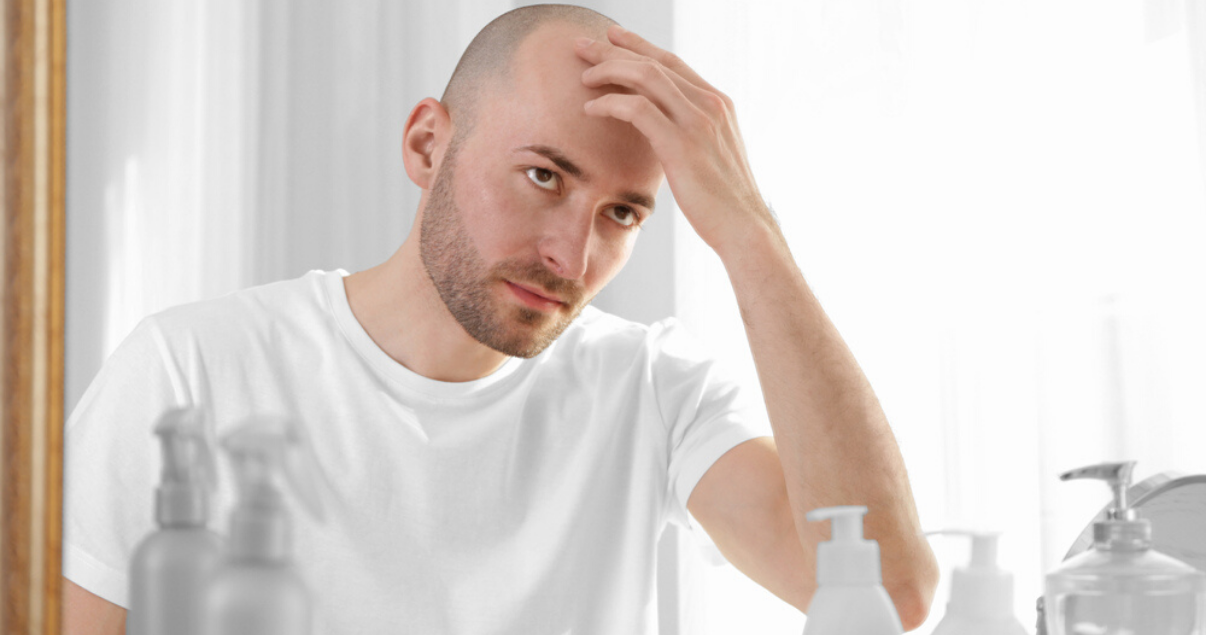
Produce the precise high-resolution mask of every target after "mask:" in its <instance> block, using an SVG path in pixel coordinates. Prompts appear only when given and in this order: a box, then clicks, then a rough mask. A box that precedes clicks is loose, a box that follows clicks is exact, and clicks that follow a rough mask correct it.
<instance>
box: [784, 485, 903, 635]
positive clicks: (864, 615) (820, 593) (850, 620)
mask: <svg viewBox="0 0 1206 635" xmlns="http://www.w3.org/2000/svg"><path fill="white" fill-rule="evenodd" d="M866 513H867V508H866V507H864V506H861V505H857V506H839V507H822V508H819V509H814V510H812V511H810V512H808V515H807V516H806V518H807V519H808V520H810V521H812V522H817V521H822V520H830V521H831V522H832V523H833V524H832V532H831V534H832V539H831V540H827V541H825V542H822V543H821V544H819V545H817V585H818V587H817V591H816V593H815V594H814V595H813V596H812V602H810V603H809V605H808V612H807V613H808V616H807V618H806V619H805V621H804V635H901V634H902V633H903V632H904V627H903V626H902V625H901V623H900V616H899V615H897V613H896V606H895V605H894V604H892V598H891V597H889V596H888V592H887V591H886V590H885V589H884V587H883V578H882V577H881V573H880V561H879V543H877V542H875V541H874V540H864V539H863V515H864V514H866Z"/></svg>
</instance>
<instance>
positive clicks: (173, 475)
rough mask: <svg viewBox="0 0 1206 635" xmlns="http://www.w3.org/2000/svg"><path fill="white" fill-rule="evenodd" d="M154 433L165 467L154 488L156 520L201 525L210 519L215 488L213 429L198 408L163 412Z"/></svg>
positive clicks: (165, 524)
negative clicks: (207, 424) (211, 496)
mask: <svg viewBox="0 0 1206 635" xmlns="http://www.w3.org/2000/svg"><path fill="white" fill-rule="evenodd" d="M154 433H155V434H157V435H159V439H160V441H161V443H162V444H163V446H162V447H163V469H162V471H161V472H160V484H159V486H158V487H157V488H155V520H156V522H158V523H159V525H160V526H163V527H180V526H185V527H199V526H204V525H205V524H206V521H207V520H208V519H209V503H208V501H209V496H208V493H209V491H212V490H213V489H214V488H215V487H216V483H217V472H218V470H217V466H216V462H215V461H214V454H213V450H212V446H213V441H212V434H213V433H212V430H210V428H208V427H207V426H206V425H205V417H204V413H203V411H202V410H201V409H199V408H195V407H185V408H173V409H171V410H168V411H167V412H164V413H163V414H162V415H160V417H159V420H158V421H157V422H156V424H155V428H154Z"/></svg>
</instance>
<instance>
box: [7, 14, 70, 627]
mask: <svg viewBox="0 0 1206 635" xmlns="http://www.w3.org/2000/svg"><path fill="white" fill-rule="evenodd" d="M0 34H2V35H0V37H2V38H3V45H0V61H2V62H3V64H2V65H0V67H2V68H3V69H4V81H3V82H2V83H0V95H2V96H3V100H2V101H3V103H4V134H2V135H0V154H2V155H3V156H4V178H3V180H2V181H0V197H2V198H3V199H4V222H3V223H0V289H2V291H0V293H2V294H3V296H4V310H3V312H2V313H0V355H2V356H3V358H4V370H3V376H2V378H0V421H3V426H2V427H0V633H4V634H5V635H18V634H19V635H58V633H59V632H60V624H59V622H60V621H59V610H60V593H61V590H60V580H61V576H62V565H61V562H62V559H61V555H60V549H61V546H62V545H61V543H62V538H61V536H62V500H63V496H62V493H63V492H62V484H63V460H62V459H63V441H62V440H63V307H64V304H65V299H66V298H65V289H64V279H65V269H64V255H65V248H66V228H67V227H66V213H65V200H66V199H65V196H64V191H65V190H64V185H65V183H66V149H67V145H66V107H65V106H66V100H65V98H66V84H67V81H66V79H67V78H66V70H67V68H66V66H67V65H66V61H67V58H66V51H67V46H66V39H67V38H66V35H67V29H66V0H5V5H4V10H3V12H2V13H0Z"/></svg>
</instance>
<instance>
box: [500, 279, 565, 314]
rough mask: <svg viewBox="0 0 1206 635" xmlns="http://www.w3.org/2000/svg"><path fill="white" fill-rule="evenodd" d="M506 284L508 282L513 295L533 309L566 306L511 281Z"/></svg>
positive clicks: (559, 301)
mask: <svg viewBox="0 0 1206 635" xmlns="http://www.w3.org/2000/svg"><path fill="white" fill-rule="evenodd" d="M504 282H506V283H507V286H508V287H510V289H511V292H512V293H514V294H515V295H516V296H517V297H518V298H519V299H520V300H523V301H524V303H525V304H527V305H528V306H531V307H533V308H538V309H549V308H555V307H558V306H561V305H563V304H565V303H564V302H562V301H561V300H558V299H556V298H551V297H548V296H546V295H543V294H541V293H540V292H539V291H537V290H536V289H533V288H532V287H528V286H524V285H521V284H516V283H514V282H511V281H510V280H505V281H504Z"/></svg>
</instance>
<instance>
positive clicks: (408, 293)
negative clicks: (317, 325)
mask: <svg viewBox="0 0 1206 635" xmlns="http://www.w3.org/2000/svg"><path fill="white" fill-rule="evenodd" d="M344 288H345V290H346V291H347V295H348V304H350V305H351V308H352V314H353V315H354V316H356V320H357V321H358V322H360V325H361V326H362V327H364V330H365V331H366V332H367V333H368V335H369V337H370V338H372V340H373V342H374V343H376V344H377V346H378V347H380V348H381V350H383V351H385V353H386V354H387V355H389V356H390V358H391V359H393V360H394V361H396V362H398V363H399V364H402V365H403V366H405V367H406V368H408V369H409V370H411V371H412V372H415V373H417V374H419V375H422V376H423V377H426V378H428V379H434V380H437V381H446V382H465V381H473V380H475V379H481V378H482V377H486V376H487V375H490V374H491V373H493V372H494V371H496V370H498V369H499V367H501V366H502V365H503V363H505V362H506V361H507V356H506V355H504V354H502V353H499V352H498V351H495V350H493V349H491V348H489V347H487V346H485V345H483V344H482V343H481V342H478V341H477V340H475V339H473V338H472V337H470V336H469V334H468V333H466V332H465V329H464V328H462V327H461V325H460V323H459V322H457V321H456V318H454V317H453V316H452V314H451V313H450V312H449V311H448V307H446V306H445V305H444V301H443V300H441V299H440V294H439V292H438V291H436V288H435V285H434V284H432V282H431V278H430V277H429V276H428V275H427V270H426V269H425V268H424V267H423V262H422V260H421V258H420V256H419V245H418V239H417V237H415V233H414V232H411V236H410V237H408V238H407V239H406V241H405V242H404V243H402V247H401V248H399V249H398V251H397V252H396V253H395V254H394V255H393V256H392V257H390V259H389V260H387V261H385V262H384V263H382V264H380V265H377V266H376V267H373V268H371V269H366V270H364V271H359V272H356V273H354V274H352V275H350V276H348V277H346V278H344Z"/></svg>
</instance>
